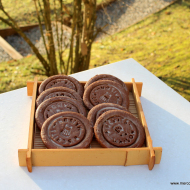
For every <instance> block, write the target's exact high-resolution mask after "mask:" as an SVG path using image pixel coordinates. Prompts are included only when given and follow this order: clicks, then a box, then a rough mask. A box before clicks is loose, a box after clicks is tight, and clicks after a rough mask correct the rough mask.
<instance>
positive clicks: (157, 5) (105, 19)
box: [97, 0, 174, 39]
mask: <svg viewBox="0 0 190 190" xmlns="http://www.w3.org/2000/svg"><path fill="white" fill-rule="evenodd" d="M172 2H174V0H117V1H116V2H114V3H112V4H111V5H109V6H108V7H106V8H105V9H103V10H100V11H99V12H98V13H97V26H99V27H103V26H105V25H106V24H108V26H107V27H106V28H105V29H104V31H105V32H106V33H108V34H114V33H116V32H119V31H121V30H123V29H125V28H127V27H128V26H130V25H132V24H135V23H136V22H138V21H140V20H143V19H144V18H145V17H147V16H148V15H151V14H152V13H155V12H157V11H159V10H161V9H163V8H164V7H166V6H168V5H170V4H171V3H172ZM105 36H106V34H104V33H103V34H100V35H99V36H98V38H99V39H102V38H103V37H105Z"/></svg>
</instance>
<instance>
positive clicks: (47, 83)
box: [39, 75, 84, 97]
mask: <svg viewBox="0 0 190 190" xmlns="http://www.w3.org/2000/svg"><path fill="white" fill-rule="evenodd" d="M58 86H62V87H67V88H70V89H72V90H74V91H76V92H78V93H79V95H80V96H81V97H82V95H83V91H84V89H83V86H82V84H81V83H80V82H79V81H78V80H76V79H75V78H73V77H70V76H67V75H54V76H51V77H49V78H47V79H46V80H44V81H43V82H42V83H41V85H40V87H39V94H41V93H42V92H43V91H45V90H47V89H49V88H53V87H58Z"/></svg>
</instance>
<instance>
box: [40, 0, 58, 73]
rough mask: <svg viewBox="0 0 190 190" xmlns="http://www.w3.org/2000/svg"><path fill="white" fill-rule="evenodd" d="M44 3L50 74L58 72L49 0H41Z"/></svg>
mask: <svg viewBox="0 0 190 190" xmlns="http://www.w3.org/2000/svg"><path fill="white" fill-rule="evenodd" d="M43 3H44V19H45V24H46V29H47V31H46V35H47V38H48V48H49V66H50V75H56V74H58V70H57V62H56V56H55V46H54V40H53V32H52V27H51V17H50V16H51V9H50V3H49V0H43Z"/></svg>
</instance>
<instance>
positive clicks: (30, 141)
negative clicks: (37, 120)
mask: <svg viewBox="0 0 190 190" xmlns="http://www.w3.org/2000/svg"><path fill="white" fill-rule="evenodd" d="M37 82H38V80H37V77H35V78H34V83H33V91H32V106H31V114H30V125H29V134H28V149H27V153H26V163H27V168H28V171H29V172H32V148H33V142H34V116H35V105H36V96H37V87H38V86H37Z"/></svg>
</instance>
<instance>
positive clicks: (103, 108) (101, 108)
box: [87, 103, 128, 126]
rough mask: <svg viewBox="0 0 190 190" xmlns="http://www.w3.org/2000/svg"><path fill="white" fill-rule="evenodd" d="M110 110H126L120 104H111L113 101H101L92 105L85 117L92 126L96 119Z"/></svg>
mask: <svg viewBox="0 0 190 190" xmlns="http://www.w3.org/2000/svg"><path fill="white" fill-rule="evenodd" d="M110 110H124V111H128V110H127V109H126V108H124V107H123V106H120V105H118V104H113V103H103V104H99V105H97V106H94V107H93V108H92V109H91V110H90V111H89V112H88V117H87V119H88V120H89V121H90V124H91V125H92V126H94V124H95V123H96V120H97V119H98V118H99V117H100V116H101V115H102V114H103V113H105V112H107V111H110Z"/></svg>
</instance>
